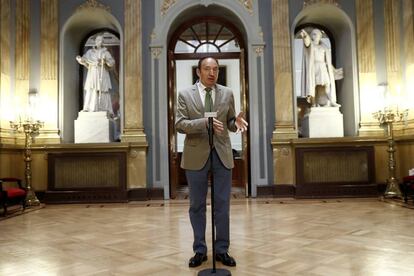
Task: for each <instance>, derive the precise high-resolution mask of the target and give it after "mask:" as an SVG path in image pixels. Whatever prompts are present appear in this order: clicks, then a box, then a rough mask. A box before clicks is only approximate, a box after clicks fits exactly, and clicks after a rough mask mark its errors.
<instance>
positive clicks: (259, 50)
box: [254, 46, 264, 57]
mask: <svg viewBox="0 0 414 276" xmlns="http://www.w3.org/2000/svg"><path fill="white" fill-rule="evenodd" d="M263 50H264V46H257V47H254V52H255V53H256V55H257V56H259V57H261V56H263Z"/></svg>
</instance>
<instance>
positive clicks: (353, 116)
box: [291, 4, 359, 136]
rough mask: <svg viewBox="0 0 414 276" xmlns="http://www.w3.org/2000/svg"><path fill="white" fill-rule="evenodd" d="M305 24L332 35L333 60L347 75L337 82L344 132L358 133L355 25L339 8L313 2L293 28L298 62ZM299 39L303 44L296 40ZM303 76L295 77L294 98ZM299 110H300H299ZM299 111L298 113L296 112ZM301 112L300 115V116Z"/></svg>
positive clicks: (294, 48)
mask: <svg viewBox="0 0 414 276" xmlns="http://www.w3.org/2000/svg"><path fill="white" fill-rule="evenodd" d="M302 26H318V27H319V28H320V29H323V30H324V31H326V33H328V34H329V39H330V40H331V46H332V60H333V65H334V66H335V67H336V68H343V74H344V78H343V79H342V80H339V81H336V95H337V101H338V103H339V104H341V108H340V111H341V112H342V114H343V117H344V135H345V136H357V135H358V133H357V132H358V123H359V93H358V91H359V90H358V82H357V60H356V39H355V28H354V26H353V24H352V22H351V20H350V19H349V17H348V16H347V15H346V14H345V12H343V11H342V10H341V9H340V8H339V7H337V6H335V5H331V4H314V5H311V6H308V7H306V8H304V9H303V10H302V11H301V12H300V13H299V14H298V16H297V17H296V18H295V20H294V22H293V25H292V28H291V38H292V48H293V50H292V55H293V64H296V63H297V59H298V58H299V57H298V55H299V54H300V55H301V54H302V52H301V51H298V49H297V45H299V44H300V43H302V39H301V38H298V37H297V32H298V31H300V30H299V29H300V28H301V27H302ZM297 40H300V43H297ZM300 86H301V83H300V78H299V80H298V79H297V78H294V97H295V98H296V96H297V95H296V93H297V91H298V89H299V90H300ZM299 111H300V110H299ZM297 113H298V112H297ZM299 117H300V115H297V119H299Z"/></svg>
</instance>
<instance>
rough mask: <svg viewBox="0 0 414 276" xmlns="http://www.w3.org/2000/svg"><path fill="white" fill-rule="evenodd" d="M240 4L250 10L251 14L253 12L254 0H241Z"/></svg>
mask: <svg viewBox="0 0 414 276" xmlns="http://www.w3.org/2000/svg"><path fill="white" fill-rule="evenodd" d="M239 2H240V4H242V5H243V7H244V8H245V9H246V11H248V12H249V13H250V14H253V1H252V0H239Z"/></svg>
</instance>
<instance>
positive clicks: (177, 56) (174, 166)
mask: <svg viewBox="0 0 414 276" xmlns="http://www.w3.org/2000/svg"><path fill="white" fill-rule="evenodd" d="M203 22H209V23H210V22H211V23H218V24H221V25H222V26H225V27H226V28H228V29H229V30H230V31H231V32H232V33H233V34H235V37H236V38H237V40H238V42H239V45H240V49H241V51H240V52H218V53H217V52H215V53H174V47H175V44H176V42H177V41H178V38H179V36H180V35H181V34H182V33H183V32H184V31H185V30H187V29H188V28H190V27H191V26H193V25H195V24H199V23H203ZM244 45H246V44H245V42H244V37H243V36H242V35H241V33H240V31H239V30H238V29H237V28H236V27H235V26H234V25H233V24H232V23H231V22H229V21H227V20H226V19H223V18H220V17H212V16H205V17H199V18H196V19H190V20H187V21H186V22H184V23H183V24H181V25H180V26H179V27H178V28H177V29H176V31H175V32H174V34H173V35H172V38H171V39H170V41H169V43H168V52H167V67H168V68H167V84H168V87H167V89H168V161H169V163H168V164H169V196H170V198H175V196H176V189H177V185H178V184H177V182H178V181H179V174H178V173H177V172H178V170H179V169H180V168H179V166H180V162H179V158H178V154H177V152H176V130H175V112H176V101H175V100H176V97H177V90H176V83H175V78H176V70H175V68H176V64H175V61H176V60H199V59H200V58H203V57H205V56H211V57H213V58H216V59H238V60H239V66H240V91H239V93H240V101H241V102H240V108H241V110H243V111H244V112H245V117H246V119H247V121H249V109H248V107H249V104H248V99H249V95H248V89H247V88H248V87H249V86H248V75H247V72H248V70H247V68H248V67H247V60H248V59H247V51H245V49H244V47H245V46H244ZM242 135H243V136H242V152H243V156H242V159H243V160H244V162H243V166H242V172H241V173H242V177H241V178H242V183H243V186H244V189H245V195H246V196H249V195H250V193H251V189H250V185H249V183H250V173H249V169H250V158H249V152H250V146H249V145H250V143H249V142H250V138H249V136H248V135H247V133H246V132H244V133H243V134H242Z"/></svg>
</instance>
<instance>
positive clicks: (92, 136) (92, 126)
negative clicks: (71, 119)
mask: <svg viewBox="0 0 414 276" xmlns="http://www.w3.org/2000/svg"><path fill="white" fill-rule="evenodd" d="M114 127H115V123H114V120H112V119H109V118H108V115H107V112H106V111H99V112H84V111H81V112H79V113H78V119H76V120H75V143H109V142H112V141H113V140H114Z"/></svg>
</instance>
